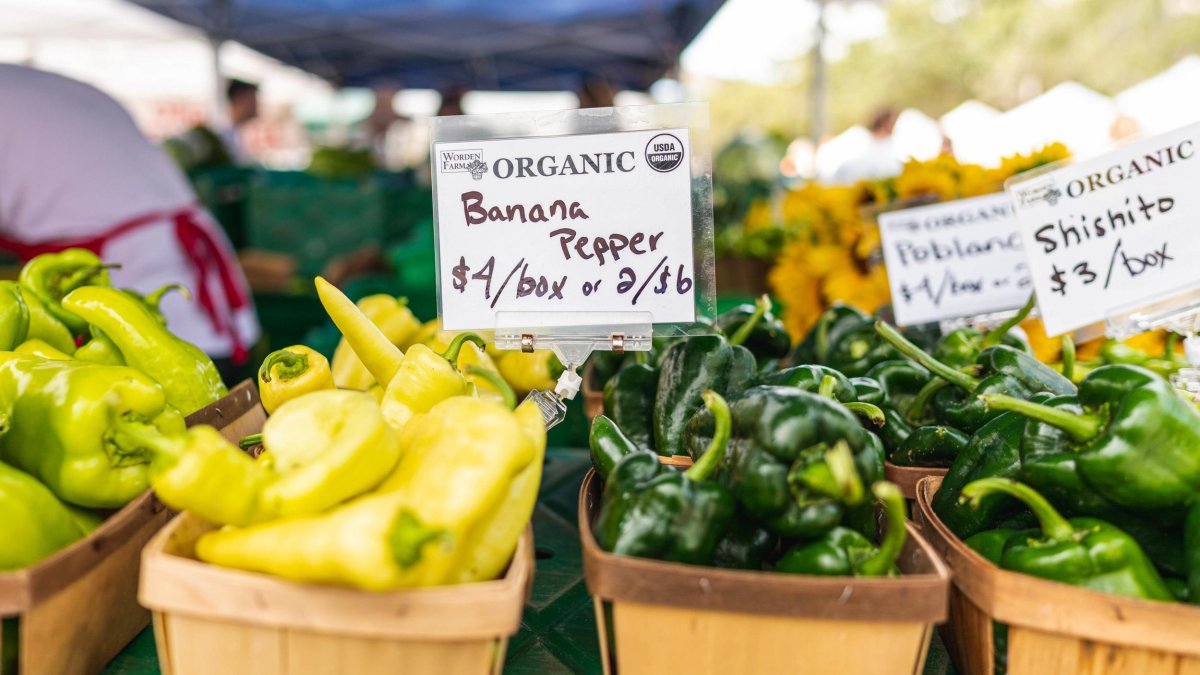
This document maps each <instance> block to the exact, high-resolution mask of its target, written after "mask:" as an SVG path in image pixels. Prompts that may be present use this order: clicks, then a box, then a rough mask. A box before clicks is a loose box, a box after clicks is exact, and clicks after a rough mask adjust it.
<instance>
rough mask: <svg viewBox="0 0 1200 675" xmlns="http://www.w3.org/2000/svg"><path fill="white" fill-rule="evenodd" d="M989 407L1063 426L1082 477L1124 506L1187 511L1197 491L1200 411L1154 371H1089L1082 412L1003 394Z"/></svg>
mask: <svg viewBox="0 0 1200 675" xmlns="http://www.w3.org/2000/svg"><path fill="white" fill-rule="evenodd" d="M985 402H986V404H987V405H988V406H989V407H990V408H992V409H995V410H1011V411H1013V412H1016V413H1019V414H1021V415H1024V416H1025V417H1029V418H1032V419H1035V420H1038V421H1041V422H1044V423H1046V424H1048V425H1050V426H1053V427H1057V428H1059V429H1061V430H1062V432H1063V433H1062V434H1061V436H1059V443H1060V447H1061V449H1062V450H1064V451H1071V452H1074V453H1075V455H1076V458H1075V467H1076V471H1078V472H1079V475H1080V476H1081V477H1083V479H1084V480H1085V481H1087V482H1088V483H1089V484H1091V485H1092V486H1093V487H1095V489H1096V491H1097V492H1099V493H1100V494H1101V495H1102V496H1104V497H1105V498H1106V499H1108V500H1110V501H1112V502H1113V503H1115V504H1117V505H1119V506H1122V507H1125V508H1129V509H1141V510H1145V509H1154V508H1164V507H1167V508H1170V507H1186V506H1187V505H1188V504H1189V503H1190V502H1191V501H1193V500H1194V499H1195V496H1196V494H1197V493H1198V492H1200V411H1197V409H1196V408H1195V406H1193V405H1191V404H1190V403H1188V402H1187V401H1185V400H1184V399H1183V398H1181V397H1180V396H1179V395H1177V394H1176V393H1175V390H1174V389H1173V388H1172V387H1171V384H1170V383H1169V382H1167V381H1166V380H1165V379H1163V378H1162V377H1161V376H1159V375H1157V374H1155V373H1153V372H1151V371H1149V370H1146V369H1144V368H1139V367H1137V366H1101V367H1100V368H1096V369H1095V370H1093V371H1091V372H1090V373H1088V375H1087V377H1085V378H1084V379H1083V381H1082V382H1080V385H1079V402H1080V404H1082V406H1083V409H1084V411H1085V412H1083V413H1082V414H1078V413H1072V412H1069V411H1066V410H1062V409H1058V408H1055V407H1052V406H1046V405H1041V404H1037V403H1032V402H1029V401H1023V400H1020V399H1016V398H1013V397H1011V396H1002V395H998V394H992V395H988V396H986V397H985Z"/></svg>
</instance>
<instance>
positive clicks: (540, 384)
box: [496, 350, 563, 396]
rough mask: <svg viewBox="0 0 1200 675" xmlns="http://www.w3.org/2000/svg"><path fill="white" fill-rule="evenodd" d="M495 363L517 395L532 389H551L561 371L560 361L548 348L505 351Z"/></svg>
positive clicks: (524, 393) (522, 394)
mask: <svg viewBox="0 0 1200 675" xmlns="http://www.w3.org/2000/svg"><path fill="white" fill-rule="evenodd" d="M496 365H497V366H498V367H499V368H500V374H501V375H503V376H504V379H505V380H507V381H508V383H509V384H511V385H512V388H513V389H515V390H516V391H517V395H518V396H525V395H526V394H528V393H529V392H531V391H533V390H534V389H542V390H544V389H553V388H554V385H555V384H556V383H557V382H558V376H559V375H562V373H563V366H562V363H561V362H559V360H558V357H557V356H555V355H554V352H552V351H549V350H539V351H536V352H532V353H525V352H518V351H510V352H506V353H505V354H504V355H503V356H501V357H500V360H499V361H498V362H497V364H496Z"/></svg>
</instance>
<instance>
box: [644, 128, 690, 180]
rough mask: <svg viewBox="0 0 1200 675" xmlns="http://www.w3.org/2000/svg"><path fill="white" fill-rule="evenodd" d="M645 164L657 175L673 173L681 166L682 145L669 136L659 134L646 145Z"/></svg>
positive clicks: (676, 139)
mask: <svg viewBox="0 0 1200 675" xmlns="http://www.w3.org/2000/svg"><path fill="white" fill-rule="evenodd" d="M646 163H647V164H649V165H650V168H651V169H654V170H655V171H657V172H659V173H667V172H668V171H674V170H675V167H677V166H679V165H680V164H683V143H681V142H680V141H679V139H678V138H675V136H673V135H671V134H659V135H657V136H655V137H654V138H651V139H650V142H649V143H647V144H646Z"/></svg>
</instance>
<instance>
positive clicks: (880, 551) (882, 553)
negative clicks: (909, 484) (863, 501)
mask: <svg viewBox="0 0 1200 675" xmlns="http://www.w3.org/2000/svg"><path fill="white" fill-rule="evenodd" d="M871 492H872V493H873V494H874V495H875V498H876V499H878V500H879V501H880V502H882V503H883V508H884V513H885V514H886V516H885V517H886V518H887V531H886V533H885V534H884V535H883V541H882V542H880V544H879V546H876V545H875V544H874V543H872V542H871V541H870V540H868V539H867V538H866V537H864V536H863V535H862V534H861V533H859V532H857V531H855V530H852V529H849V528H845V527H835V528H833V529H832V530H830V531H829V532H827V533H825V534H824V535H822V536H820V537H818V538H817V539H815V540H812V541H806V542H801V543H799V544H796V545H795V546H793V547H792V548H791V549H789V550H787V551H786V552H784V554H783V556H781V557H780V558H779V560H778V561H777V562H776V563H775V571H776V572H784V573H787V574H817V575H822V576H856V577H857V576H868V577H880V576H893V575H896V574H899V573H900V572H899V570H898V569H897V567H896V560H897V559H898V558H899V557H900V550H901V549H902V548H903V547H904V540H905V538H906V536H907V532H906V531H905V529H904V522H905V505H904V495H903V494H901V492H900V488H898V487H896V486H895V485H893V484H891V483H886V482H879V483H875V484H874V485H873V486H871Z"/></svg>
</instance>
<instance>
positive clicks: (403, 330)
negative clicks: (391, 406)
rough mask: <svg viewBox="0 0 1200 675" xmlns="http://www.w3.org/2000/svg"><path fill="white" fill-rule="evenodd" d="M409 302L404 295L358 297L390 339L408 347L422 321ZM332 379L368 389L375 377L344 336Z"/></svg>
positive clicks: (335, 354) (341, 384)
mask: <svg viewBox="0 0 1200 675" xmlns="http://www.w3.org/2000/svg"><path fill="white" fill-rule="evenodd" d="M406 302H407V301H406V300H405V299H403V298H399V299H398V298H394V297H392V296H390V295H386V294H379V295H368V296H367V297H365V298H363V299H361V300H359V301H358V308H359V309H360V310H362V313H363V314H364V315H366V317H367V318H368V319H370V320H371V322H372V323H374V324H375V325H376V326H377V327H378V328H379V330H380V332H381V333H383V335H384V337H386V338H387V339H388V341H389V342H391V343H392V344H393V345H395V346H396V347H398V348H399V349H402V350H403V349H407V348H408V346H409V344H411V343H412V340H413V337H414V336H415V335H416V334H417V331H418V330H420V328H421V323H420V322H419V321H417V318H416V317H415V316H413V313H412V310H410V309H409V308H408V306H407V304H406ZM333 381H334V382H335V383H336V384H337V386H338V387H341V388H342V389H358V390H359V391H363V390H366V389H367V388H369V387H370V386H371V383H372V382H374V381H375V378H373V377H372V376H371V373H370V371H368V370H367V367H366V366H364V365H363V362H362V361H361V360H359V358H358V356H357V355H356V354H355V352H354V348H353V347H352V346H351V343H350V341H349V340H347V339H346V338H345V337H343V338H342V339H341V340H340V341H339V342H338V346H337V349H336V350H334V352H333ZM384 384H386V382H385V383H384Z"/></svg>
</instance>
